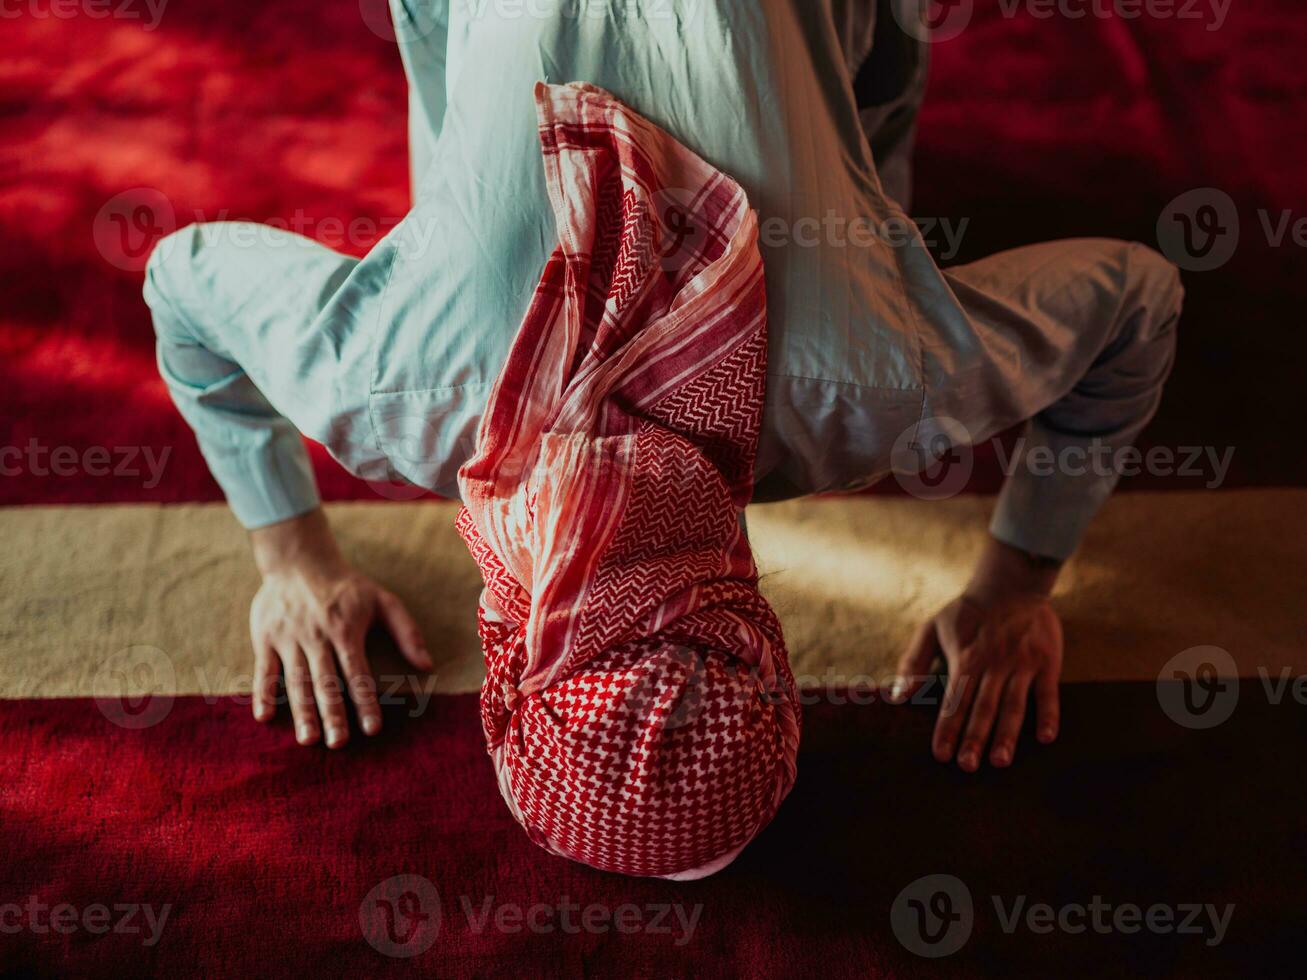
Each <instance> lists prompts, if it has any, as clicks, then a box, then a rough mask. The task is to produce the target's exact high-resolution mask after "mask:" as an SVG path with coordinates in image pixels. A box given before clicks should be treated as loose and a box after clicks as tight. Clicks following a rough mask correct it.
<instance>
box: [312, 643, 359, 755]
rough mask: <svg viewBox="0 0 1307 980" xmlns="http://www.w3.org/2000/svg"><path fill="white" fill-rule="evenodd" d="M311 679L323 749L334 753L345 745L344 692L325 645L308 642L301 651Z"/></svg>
mask: <svg viewBox="0 0 1307 980" xmlns="http://www.w3.org/2000/svg"><path fill="white" fill-rule="evenodd" d="M304 654H305V656H306V657H307V658H308V661H309V672H310V673H311V674H312V675H313V694H314V697H315V698H316V700H317V703H318V714H319V715H321V716H322V725H323V727H324V728H325V729H326V733H327V748H329V749H338V748H340V747H341V746H342V745H344V744H345V743H346V742H348V741H349V719H348V718H347V717H346V715H345V692H344V689H343V688H342V686H341V683H340V675H338V674H337V673H336V658H335V656H334V655H333V654H332V652H331V648H330V647H328V646H327V645H326V644H325V643H321V642H311V643H309V644H308V645H307V648H306V649H305V651H304Z"/></svg>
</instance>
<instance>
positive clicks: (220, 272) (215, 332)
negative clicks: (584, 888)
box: [145, 222, 371, 526]
mask: <svg viewBox="0 0 1307 980" xmlns="http://www.w3.org/2000/svg"><path fill="white" fill-rule="evenodd" d="M357 266H358V261H357V260H356V259H353V258H350V257H349V256H346V255H341V254H340V253H337V252H334V251H332V250H331V249H328V248H326V247H325V246H323V245H320V244H318V243H317V242H314V241H311V240H310V239H307V238H304V237H303V236H300V235H295V234H291V233H289V232H285V231H280V230H278V229H276V228H272V227H269V226H266V225H255V224H247V223H239V222H216V223H212V224H201V225H191V226H188V227H186V228H183V229H181V230H180V231H178V232H176V233H174V234H173V235H170V236H169V237H168V238H166V239H164V240H163V241H162V242H160V243H159V245H158V246H157V247H156V249H155V252H154V254H153V255H152V256H151V258H150V262H149V266H148V268H147V270H146V284H145V297H146V301H147V302H148V303H149V305H150V308H151V310H152V311H153V314H154V324H155V332H156V334H157V336H158V359H159V370H160V373H161V374H162V375H163V377H164V380H165V381H166V382H167V384H168V388H169V391H170V393H171V394H172V397H173V400H174V401H175V402H176V404H177V407H178V409H179V410H180V411H181V413H182V415H183V416H184V417H185V418H186V420H187V422H189V423H190V425H191V427H192V428H193V429H194V430H195V434H196V438H197V439H198V441H199V444H200V448H201V450H202V451H203V453H204V456H205V459H206V460H207V461H208V463H209V466H210V468H211V470H212V471H213V474H214V476H215V477H216V478H217V480H218V482H219V483H220V484H221V485H222V488H223V490H224V491H225V492H226V494H227V497H228V500H229V501H230V503H231V506H232V509H233V510H234V511H235V512H236V515H237V517H238V518H239V519H240V520H241V521H242V522H243V523H245V524H246V525H247V526H260V525H264V524H269V523H273V522H275V521H278V520H284V519H286V518H288V517H292V516H295V515H296V514H299V513H304V512H305V511H307V510H311V509H312V508H313V507H315V506H316V505H317V503H318V497H317V491H316V488H315V486H314V481H313V474H312V469H311V467H310V465H309V461H308V456H307V454H306V453H305V450H304V445H303V442H302V440H301V438H300V434H301V433H303V434H304V435H307V436H309V437H310V438H313V439H316V440H319V441H322V442H324V443H326V444H327V445H328V447H329V448H330V449H331V450H332V452H333V453H334V454H335V455H336V456H337V457H338V458H340V459H341V460H342V462H344V463H345V464H346V465H347V466H350V467H351V468H352V469H356V470H357V468H358V466H359V465H360V463H361V462H362V460H363V459H364V458H365V457H366V455H367V447H369V446H370V445H371V439H370V434H369V433H367V432H366V431H364V430H361V429H360V428H359V426H360V424H361V423H362V422H363V421H364V420H366V415H367V413H366V397H367V392H368V385H367V376H366V369H367V359H366V357H363V356H361V349H362V348H361V344H363V343H364V342H365V339H366V338H365V336H364V331H363V330H362V329H361V328H358V327H357V325H356V323H355V318H356V317H357V316H359V315H360V310H359V306H358V305H357V304H354V303H352V302H351V295H352V294H353V293H354V292H355V291H356V290H357V289H358V287H359V285H360V284H359V283H358V282H357V281H356V279H357V277H354V276H352V274H353V273H354V272H355V270H356V268H357ZM354 393H356V394H354Z"/></svg>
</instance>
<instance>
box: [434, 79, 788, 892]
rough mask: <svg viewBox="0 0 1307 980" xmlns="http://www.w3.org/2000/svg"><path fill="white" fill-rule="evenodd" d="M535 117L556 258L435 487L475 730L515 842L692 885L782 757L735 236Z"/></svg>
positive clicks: (546, 108)
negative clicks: (480, 670)
mask: <svg viewBox="0 0 1307 980" xmlns="http://www.w3.org/2000/svg"><path fill="white" fill-rule="evenodd" d="M535 97H536V106H537V112H538V117H539V124H540V142H541V147H542V150H543V157H544V169H545V177H546V184H547V187H548V191H549V198H550V204H551V206H552V208H553V211H554V215H555V221H556V224H557V229H558V238H559V242H558V246H557V248H556V249H555V251H554V252H553V254H552V256H551V257H550V259H549V261H548V262H547V264H546V266H545V269H544V273H543V276H542V278H541V281H540V284H539V286H538V287H537V289H536V291H535V294H534V296H533V297H532V300H531V303H530V306H529V308H528V310H527V313H526V316H525V318H524V319H523V321H522V324H521V326H520V328H519V330H518V333H517V336H516V339H515V340H514V343H513V346H512V349H511V351H510V353H509V355H508V359H507V361H506V363H505V365H504V368H503V370H502V372H501V374H500V376H499V378H498V380H497V382H496V384H495V387H494V389H493V391H492V393H491V395H490V399H489V403H488V405H487V408H486V412H485V415H484V416H483V418H482V421H481V427H480V429H479V432H478V442H477V450H476V454H475V456H474V457H473V458H472V459H471V460H469V461H468V462H467V463H466V464H465V465H464V466H463V468H462V469H461V470H460V472H459V485H460V491H461V494H462V498H463V502H464V506H463V508H461V509H460V511H459V516H458V523H457V526H458V530H459V532H460V534H462V536H463V538H464V540H465V541H466V542H467V545H468V547H469V549H470V550H471V552H472V555H473V557H474V558H475V559H476V561H477V564H478V565H479V566H480V568H481V571H482V574H483V577H484V579H485V589H484V590H483V592H482V596H481V603H480V609H479V613H478V621H479V629H480V634H481V639H482V643H483V646H484V650H485V658H486V682H485V685H484V687H483V688H482V693H481V718H482V724H483V727H484V729H485V735H486V741H487V746H488V748H489V751H490V753H491V756H492V758H493V760H494V763H495V766H496V769H497V771H498V775H499V784H500V789H501V791H502V793H503V795H504V799H505V800H506V801H507V802H508V805H509V807H510V809H511V810H512V812H513V814H514V815H515V817H516V818H517V819H518V821H519V822H520V823H521V824H522V825H523V827H525V828H526V830H527V832H528V833H529V834H530V835H531V837H532V839H533V840H535V841H536V842H537V843H539V844H540V845H542V846H543V847H545V848H547V849H548V850H550V851H553V852H554V853H556V854H561V855H563V856H566V857H569V858H572V859H575V860H577V861H581V862H584V863H586V864H589V865H592V866H594V867H597V868H602V869H605V870H609V871H616V872H621V873H625V874H631V875H654V876H661V877H670V878H697V877H701V876H703V875H706V874H710V873H712V872H713V871H716V870H718V869H719V868H721V867H723V866H725V865H726V864H728V863H729V862H730V861H731V860H732V859H733V858H734V857H735V856H736V855H737V854H738V853H739V852H740V850H741V849H743V847H744V846H745V845H746V844H747V843H748V842H749V841H750V840H751V839H752V838H753V837H754V835H755V834H757V833H758V831H759V830H760V829H761V828H762V827H763V826H765V825H766V824H767V823H768V822H769V821H770V820H771V818H772V816H773V815H774V814H775V812H776V809H777V807H778V806H779V805H780V802H781V800H782V799H783V798H784V797H785V795H786V794H787V793H788V792H789V790H790V788H791V786H792V785H793V783H794V775H795V756H796V753H797V750H798V741H799V709H798V700H797V696H796V692H795V689H794V679H793V677H792V675H791V674H790V670H789V665H788V662H787V657H786V651H785V642H784V638H783V637H782V634H781V627H780V623H779V622H778V621H777V619H776V616H775V614H774V613H773V612H772V610H771V608H770V606H769V605H768V604H767V602H766V600H764V599H763V598H762V596H761V595H760V594H759V593H758V591H757V580H758V574H757V568H756V566H755V564H754V561H753V556H752V553H751V551H750V549H749V543H748V539H747V537H746V536H745V534H744V533H743V531H742V529H741V524H740V521H739V515H740V512H741V511H742V509H743V508H744V506H745V504H746V503H747V502H748V500H749V497H750V496H751V494H752V489H753V463H754V452H755V447H756V444H757V439H758V427H759V423H760V420H761V416H762V406H763V393H764V383H765V368H766V359H767V333H766V322H767V321H766V304H765V295H764V287H763V269H762V260H761V258H760V256H759V253H758V247H757V220H756V217H755V215H754V214H753V212H752V211H751V210H750V209H749V207H748V202H747V200H746V198H745V195H744V192H743V190H741V188H740V187H739V185H738V184H736V183H735V182H734V181H733V180H731V179H730V178H729V177H727V176H725V175H724V174H722V173H720V172H719V171H717V170H716V169H714V168H713V167H711V166H710V165H708V164H707V163H705V162H704V161H703V160H701V159H699V157H697V156H696V155H695V154H693V153H692V152H690V151H689V150H688V149H686V148H685V147H684V146H682V145H681V144H679V143H678V142H677V141H676V140H674V139H672V137H670V136H669V135H668V134H667V133H665V132H663V131H662V130H660V129H658V128H657V127H656V126H654V125H653V124H651V123H649V122H648V121H647V120H645V119H643V118H641V117H640V116H638V115H637V114H636V113H634V112H632V111H631V110H630V109H628V108H627V107H626V106H624V105H622V104H621V103H620V102H618V101H617V100H616V99H615V98H614V97H613V96H611V95H610V94H609V93H607V92H605V91H603V90H601V89H598V88H595V87H594V86H591V85H586V84H583V83H572V84H570V85H561V86H560V85H546V84H543V83H542V84H539V85H537V87H536V91H535Z"/></svg>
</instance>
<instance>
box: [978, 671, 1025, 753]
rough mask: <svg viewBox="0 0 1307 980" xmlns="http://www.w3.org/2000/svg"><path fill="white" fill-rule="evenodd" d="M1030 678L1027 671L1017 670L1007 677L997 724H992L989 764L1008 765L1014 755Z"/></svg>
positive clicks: (1023, 716)
mask: <svg viewBox="0 0 1307 980" xmlns="http://www.w3.org/2000/svg"><path fill="white" fill-rule="evenodd" d="M1032 679H1033V678H1032V676H1031V674H1030V673H1029V672H1027V671H1017V672H1016V673H1014V674H1012V675H1010V676H1009V677H1008V679H1007V687H1006V688H1005V689H1004V691H1003V705H1002V707H1000V708H999V714H998V724H997V725H995V726H994V746H993V748H991V749H990V752H989V761H990V764H991V765H995V766H998V767H999V768H1000V769H1001V768H1003V767H1004V766H1010V765H1011V764H1012V759H1013V757H1014V756H1015V755H1016V751H1017V736H1019V735H1020V734H1021V723H1022V722H1023V721H1025V720H1026V699H1027V697H1028V696H1029V694H1030V682H1031V680H1032Z"/></svg>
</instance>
